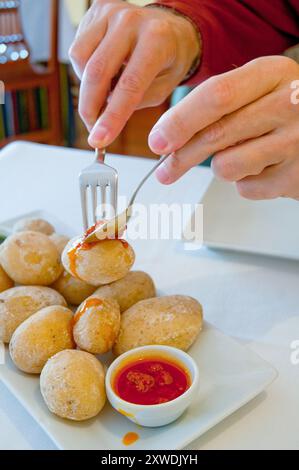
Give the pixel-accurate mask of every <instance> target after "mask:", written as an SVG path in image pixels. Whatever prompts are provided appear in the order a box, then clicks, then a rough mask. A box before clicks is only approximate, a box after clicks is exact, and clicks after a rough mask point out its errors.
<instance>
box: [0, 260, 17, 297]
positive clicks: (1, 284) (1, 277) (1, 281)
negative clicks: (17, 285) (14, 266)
mask: <svg viewBox="0 0 299 470" xmlns="http://www.w3.org/2000/svg"><path fill="white" fill-rule="evenodd" d="M13 286H14V282H13V280H12V279H10V277H9V276H8V275H7V274H6V272H5V271H4V269H3V268H2V266H1V265H0V292H3V291H5V290H7V289H10V288H11V287H13Z"/></svg>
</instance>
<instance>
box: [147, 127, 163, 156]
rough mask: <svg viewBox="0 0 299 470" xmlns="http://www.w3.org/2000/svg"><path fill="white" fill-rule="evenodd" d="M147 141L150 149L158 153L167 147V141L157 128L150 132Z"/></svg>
mask: <svg viewBox="0 0 299 470" xmlns="http://www.w3.org/2000/svg"><path fill="white" fill-rule="evenodd" d="M148 142H149V146H150V147H151V149H152V150H154V151H156V152H158V153H161V152H164V151H165V150H166V149H167V147H168V141H167V139H166V138H165V137H164V135H163V133H162V132H161V130H159V129H157V130H153V131H152V132H151V133H150V135H149V138H148Z"/></svg>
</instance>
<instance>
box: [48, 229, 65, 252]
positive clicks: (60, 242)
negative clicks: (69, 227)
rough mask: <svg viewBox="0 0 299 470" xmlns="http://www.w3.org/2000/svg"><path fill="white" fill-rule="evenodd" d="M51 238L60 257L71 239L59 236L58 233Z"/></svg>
mask: <svg viewBox="0 0 299 470" xmlns="http://www.w3.org/2000/svg"><path fill="white" fill-rule="evenodd" d="M49 238H50V240H51V241H52V242H53V243H54V245H55V246H56V248H57V250H58V252H59V254H60V255H61V254H62V252H63V250H64V248H65V247H66V245H67V244H68V242H69V240H70V239H69V237H66V236H65V235H59V234H58V233H53V234H52V235H50V237H49Z"/></svg>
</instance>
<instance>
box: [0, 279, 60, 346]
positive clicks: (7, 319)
mask: <svg viewBox="0 0 299 470" xmlns="http://www.w3.org/2000/svg"><path fill="white" fill-rule="evenodd" d="M50 305H62V306H65V307H66V301H65V300H64V298H63V297H62V295H60V294H59V293H58V292H56V291H55V290H53V289H50V288H49V287H41V286H19V287H13V288H12V289H8V290H6V291H5V292H2V293H1V294H0V341H3V342H4V343H9V341H10V339H11V337H12V334H13V333H14V331H15V330H16V329H17V327H18V326H19V325H20V324H21V323H23V321H25V320H27V318H29V317H30V316H31V315H33V314H34V313H36V312H38V311H39V310H41V309H42V308H45V307H49V306H50Z"/></svg>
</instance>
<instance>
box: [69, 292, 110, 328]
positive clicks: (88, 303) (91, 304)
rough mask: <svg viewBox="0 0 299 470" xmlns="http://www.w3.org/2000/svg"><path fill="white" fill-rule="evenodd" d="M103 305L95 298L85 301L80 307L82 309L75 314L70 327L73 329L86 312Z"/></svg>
mask: <svg viewBox="0 0 299 470" xmlns="http://www.w3.org/2000/svg"><path fill="white" fill-rule="evenodd" d="M102 304H103V301H102V300H101V299H97V298H96V297H93V298H90V299H86V300H85V302H84V304H83V305H82V308H81V309H80V310H78V312H76V313H75V315H74V316H73V319H72V326H73V327H74V326H75V325H76V324H77V323H78V321H79V320H80V318H82V317H83V315H84V314H85V313H86V312H87V310H88V309H89V308H91V307H98V306H100V305H102Z"/></svg>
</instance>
